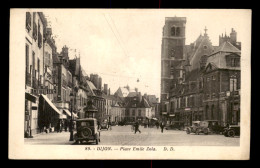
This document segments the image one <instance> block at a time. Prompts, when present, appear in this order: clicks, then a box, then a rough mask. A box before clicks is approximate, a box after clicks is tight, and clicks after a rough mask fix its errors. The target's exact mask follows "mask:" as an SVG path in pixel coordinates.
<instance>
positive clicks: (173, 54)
mask: <svg viewBox="0 0 260 168" xmlns="http://www.w3.org/2000/svg"><path fill="white" fill-rule="evenodd" d="M185 26H186V17H166V18H165V25H164V27H163V37H162V46H161V103H162V112H166V111H167V109H165V108H167V107H165V106H164V105H163V104H164V102H165V101H167V99H168V97H169V93H170V90H171V89H173V88H174V87H176V85H177V84H179V83H182V80H183V73H184V67H183V61H184V58H183V52H184V46H185Z"/></svg>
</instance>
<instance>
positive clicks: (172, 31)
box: [171, 27, 176, 36]
mask: <svg viewBox="0 0 260 168" xmlns="http://www.w3.org/2000/svg"><path fill="white" fill-rule="evenodd" d="M175 33H176V30H175V27H172V28H171V36H175Z"/></svg>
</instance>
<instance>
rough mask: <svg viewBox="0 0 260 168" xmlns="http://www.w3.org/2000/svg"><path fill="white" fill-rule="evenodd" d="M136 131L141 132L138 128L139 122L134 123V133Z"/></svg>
mask: <svg viewBox="0 0 260 168" xmlns="http://www.w3.org/2000/svg"><path fill="white" fill-rule="evenodd" d="M137 131H139V133H141V131H140V130H139V123H138V122H136V123H135V134H136V132H137Z"/></svg>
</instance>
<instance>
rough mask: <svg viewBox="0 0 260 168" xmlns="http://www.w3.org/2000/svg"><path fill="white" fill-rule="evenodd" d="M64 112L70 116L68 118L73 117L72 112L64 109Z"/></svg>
mask: <svg viewBox="0 0 260 168" xmlns="http://www.w3.org/2000/svg"><path fill="white" fill-rule="evenodd" d="M63 111H65V113H66V114H67V115H68V116H71V112H70V111H69V110H67V109H63Z"/></svg>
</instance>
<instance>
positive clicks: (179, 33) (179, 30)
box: [176, 27, 181, 36]
mask: <svg viewBox="0 0 260 168" xmlns="http://www.w3.org/2000/svg"><path fill="white" fill-rule="evenodd" d="M180 35H181V29H180V28H179V27H177V28H176V36H180Z"/></svg>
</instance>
